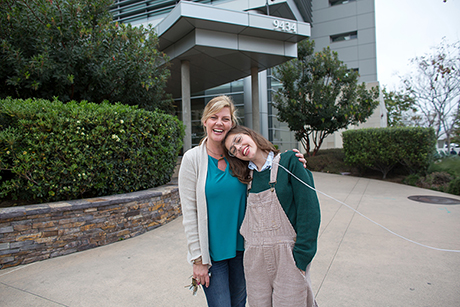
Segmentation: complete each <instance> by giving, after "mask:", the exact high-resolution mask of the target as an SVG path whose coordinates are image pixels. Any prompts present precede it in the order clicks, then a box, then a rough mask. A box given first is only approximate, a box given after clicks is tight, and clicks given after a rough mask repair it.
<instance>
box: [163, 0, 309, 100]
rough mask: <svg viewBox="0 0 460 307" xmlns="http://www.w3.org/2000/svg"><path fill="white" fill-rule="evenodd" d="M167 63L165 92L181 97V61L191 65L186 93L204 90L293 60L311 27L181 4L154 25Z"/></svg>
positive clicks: (271, 17) (239, 12)
mask: <svg viewBox="0 0 460 307" xmlns="http://www.w3.org/2000/svg"><path fill="white" fill-rule="evenodd" d="M156 31H157V34H158V36H159V39H160V46H159V49H160V51H163V52H165V53H166V54H167V55H168V56H169V57H170V60H171V63H172V67H171V68H170V70H171V78H170V80H169V81H168V87H167V89H166V91H167V92H169V93H172V94H173V96H174V97H181V62H182V61H188V62H189V63H190V90H191V92H192V93H194V92H198V91H203V90H205V89H209V88H212V87H215V86H218V85H221V84H225V83H228V82H231V81H235V80H238V79H241V78H244V77H247V76H250V75H251V68H257V70H258V71H262V70H266V69H268V68H270V67H274V66H276V65H279V64H281V63H283V62H285V61H288V60H290V59H293V58H296V57H297V42H299V41H301V40H303V39H305V38H307V37H309V36H310V24H309V23H305V22H300V21H296V20H290V19H284V18H280V17H274V16H267V15H261V14H257V13H253V12H242V11H234V10H228V9H223V8H217V7H213V6H209V5H203V4H199V3H193V2H186V1H181V2H180V3H179V4H177V6H176V7H175V8H174V9H173V10H172V11H171V12H170V13H169V15H168V16H167V17H166V18H165V19H163V21H161V22H160V23H159V24H158V25H157V27H156Z"/></svg>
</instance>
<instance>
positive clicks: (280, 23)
mask: <svg viewBox="0 0 460 307" xmlns="http://www.w3.org/2000/svg"><path fill="white" fill-rule="evenodd" d="M273 26H275V30H280V31H284V32H292V33H296V32H297V24H296V23H295V22H289V21H284V20H277V19H276V20H273Z"/></svg>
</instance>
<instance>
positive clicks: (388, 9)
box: [375, 0, 460, 90]
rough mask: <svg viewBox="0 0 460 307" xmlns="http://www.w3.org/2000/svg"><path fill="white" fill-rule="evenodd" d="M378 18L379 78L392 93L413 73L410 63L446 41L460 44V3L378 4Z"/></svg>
mask: <svg viewBox="0 0 460 307" xmlns="http://www.w3.org/2000/svg"><path fill="white" fill-rule="evenodd" d="M375 15H376V16H375V18H376V36H377V77H378V80H379V81H380V84H381V86H385V87H386V88H387V89H389V90H397V89H400V86H401V85H402V82H401V81H400V78H399V77H398V76H405V75H407V74H410V73H411V69H410V59H412V58H415V57H419V56H423V55H425V54H429V53H433V49H432V47H436V46H438V45H439V44H440V43H441V41H442V38H443V37H446V40H447V42H448V43H454V42H457V41H460V0H447V2H446V3H444V2H443V0H375Z"/></svg>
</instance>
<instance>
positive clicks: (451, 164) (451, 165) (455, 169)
mask: <svg viewBox="0 0 460 307" xmlns="http://www.w3.org/2000/svg"><path fill="white" fill-rule="evenodd" d="M432 172H447V173H449V174H451V175H452V176H454V177H460V157H459V156H446V157H445V158H442V159H440V160H438V161H436V162H434V163H432V164H430V166H429V167H428V173H432Z"/></svg>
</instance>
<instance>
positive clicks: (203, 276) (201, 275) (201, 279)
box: [193, 263, 209, 288]
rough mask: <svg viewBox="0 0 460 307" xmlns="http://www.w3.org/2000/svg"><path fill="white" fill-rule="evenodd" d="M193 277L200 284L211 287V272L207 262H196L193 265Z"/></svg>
mask: <svg viewBox="0 0 460 307" xmlns="http://www.w3.org/2000/svg"><path fill="white" fill-rule="evenodd" d="M193 278H195V280H196V282H197V283H198V284H199V285H203V286H206V288H207V287H209V273H208V265H207V264H201V263H200V264H194V265H193Z"/></svg>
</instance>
